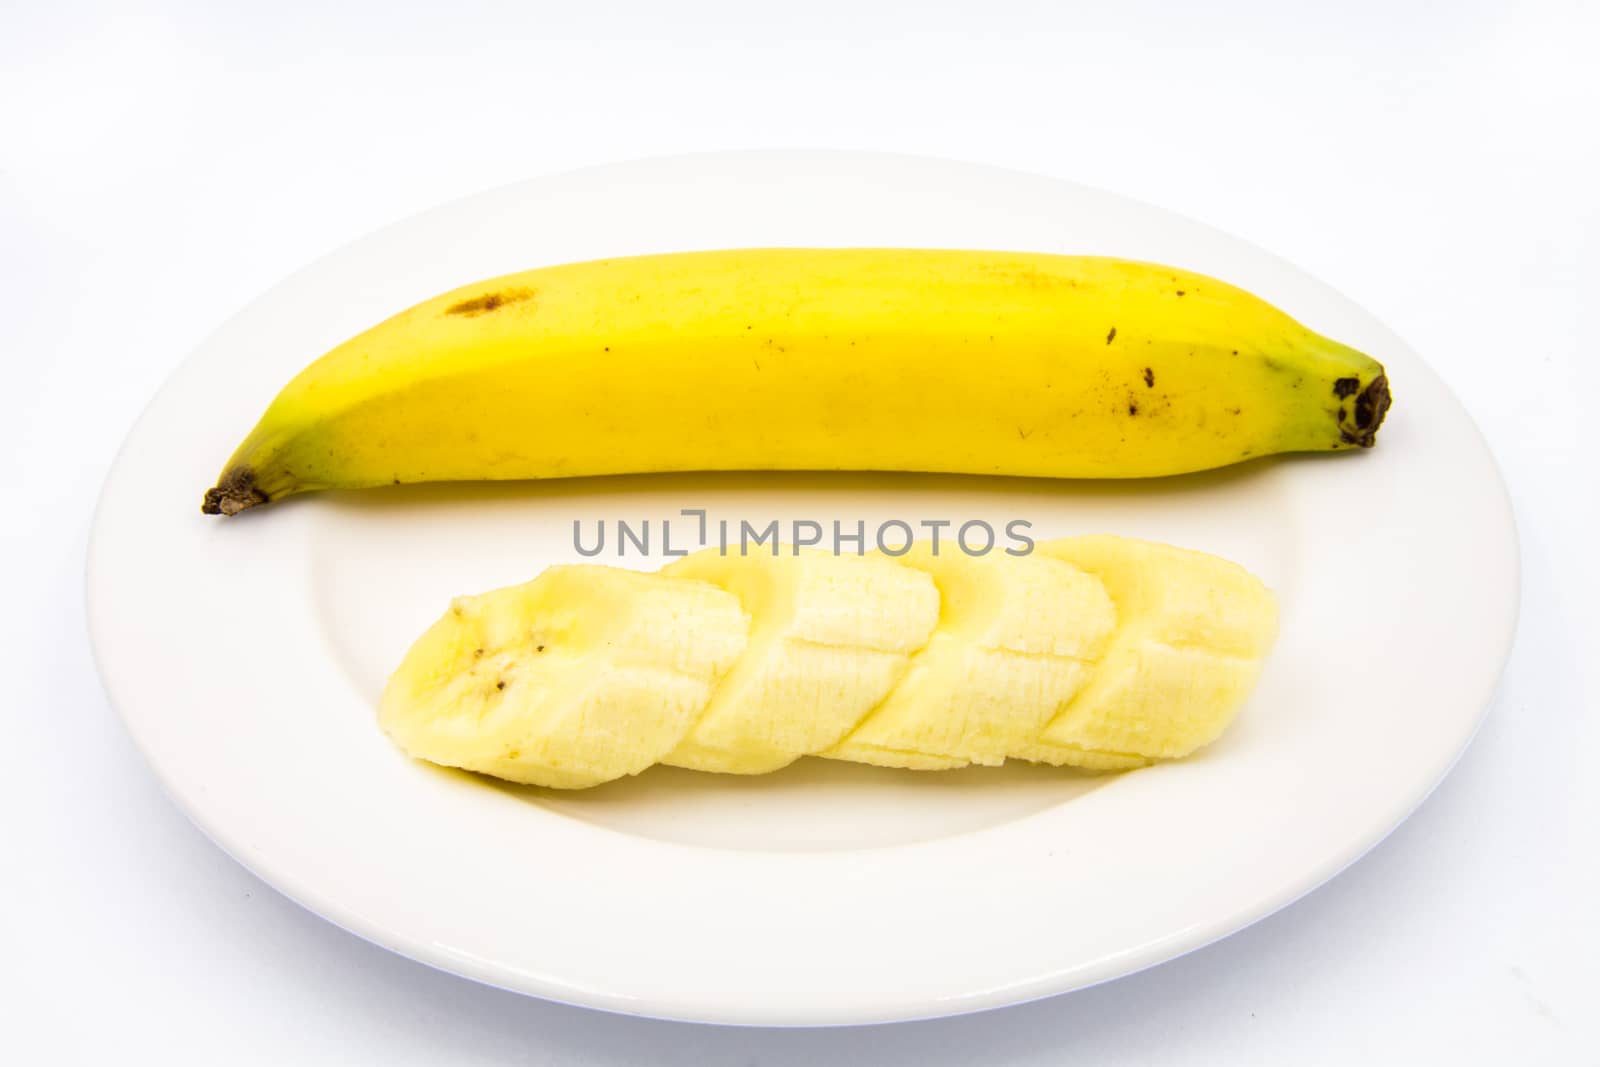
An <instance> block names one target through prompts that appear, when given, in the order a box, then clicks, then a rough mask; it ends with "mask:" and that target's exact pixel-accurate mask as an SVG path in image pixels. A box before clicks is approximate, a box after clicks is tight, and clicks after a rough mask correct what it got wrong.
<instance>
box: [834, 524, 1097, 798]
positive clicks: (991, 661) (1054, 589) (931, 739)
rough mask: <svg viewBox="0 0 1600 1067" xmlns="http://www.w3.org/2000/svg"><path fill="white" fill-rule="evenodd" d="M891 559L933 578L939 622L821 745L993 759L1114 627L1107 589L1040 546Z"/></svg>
mask: <svg viewBox="0 0 1600 1067" xmlns="http://www.w3.org/2000/svg"><path fill="white" fill-rule="evenodd" d="M899 558H900V562H901V563H903V564H905V565H906V566H908V567H912V568H915V569H917V570H921V571H923V572H925V573H927V574H928V575H929V576H930V577H931V578H932V579H933V580H934V583H935V584H936V585H937V586H938V590H939V595H940V600H941V608H940V615H939V625H938V628H937V629H936V630H935V631H934V633H933V636H932V637H931V638H930V639H929V641H928V644H927V647H925V648H923V649H922V650H921V651H920V652H918V653H917V654H916V656H915V657H913V658H912V660H911V666H910V669H909V670H908V671H907V672H906V675H905V677H904V678H903V679H902V680H901V682H900V684H899V685H897V686H896V687H895V688H894V690H893V692H891V693H890V694H889V696H888V697H887V698H886V699H885V700H884V702H883V703H882V704H880V705H878V707H877V708H876V709H874V710H873V712H872V714H870V715H869V716H867V718H866V720H865V721H864V722H862V723H861V725H860V726H858V727H856V729H855V730H853V731H851V733H850V734H849V736H847V737H846V738H845V739H844V740H843V741H842V742H840V743H839V744H838V745H836V746H835V747H833V748H832V749H829V750H828V751H827V752H825V753H824V755H826V756H829V757H831V758H834V759H847V760H854V761H856V762H859V763H873V764H878V765H880V766H886V767H909V768H914V769H918V770H928V769H942V768H946V767H959V766H962V765H963V764H967V763H980V764H999V763H1003V762H1004V761H1005V758H1006V757H1007V756H1008V755H1010V754H1011V753H1012V752H1015V751H1016V750H1018V749H1019V748H1022V747H1024V746H1026V745H1029V744H1031V743H1032V742H1033V741H1034V740H1035V739H1036V738H1037V737H1038V736H1039V731H1040V730H1041V729H1042V728H1043V727H1044V725H1045V723H1047V722H1049V721H1050V719H1051V718H1052V717H1053V716H1054V715H1055V713H1056V711H1057V709H1059V708H1061V707H1062V706H1063V705H1064V704H1065V703H1066V702H1067V701H1068V700H1069V699H1071V698H1072V696H1073V695H1074V694H1075V693H1077V691H1078V690H1079V689H1080V688H1082V687H1083V685H1084V683H1085V682H1086V681H1087V680H1088V678H1089V675H1090V671H1091V669H1092V667H1093V665H1094V663H1095V661H1097V660H1098V659H1099V658H1100V656H1101V654H1102V653H1103V652H1104V650H1105V648H1106V645H1107V644H1108V643H1109V641H1110V639H1111V633H1112V630H1113V629H1114V628H1115V626H1116V610H1115V608H1113V607H1112V604H1111V599H1110V598H1109V597H1108V596H1107V595H1106V591H1105V588H1104V587H1103V586H1102V585H1101V584H1100V582H1099V581H1098V580H1097V579H1095V578H1093V577H1091V576H1090V575H1088V574H1085V573H1084V572H1083V571H1081V570H1079V569H1078V568H1077V567H1074V566H1073V565H1072V564H1070V563H1065V562H1063V561H1061V560H1058V559H1053V558H1050V557H1047V556H1041V555H1029V556H1009V555H1005V554H1004V553H994V554H990V555H987V556H981V557H972V556H967V555H965V554H964V553H962V552H960V551H958V550H955V549H954V548H952V549H950V550H948V551H946V552H944V553H941V554H938V555H935V554H934V553H933V552H931V551H930V550H929V549H928V548H927V547H926V546H924V545H918V546H916V547H914V548H913V549H912V550H911V551H910V552H908V553H907V554H906V555H905V556H902V557H899Z"/></svg>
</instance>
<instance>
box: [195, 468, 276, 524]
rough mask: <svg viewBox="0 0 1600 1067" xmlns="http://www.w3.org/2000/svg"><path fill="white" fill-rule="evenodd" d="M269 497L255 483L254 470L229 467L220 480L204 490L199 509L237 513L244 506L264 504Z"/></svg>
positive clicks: (205, 512)
mask: <svg viewBox="0 0 1600 1067" xmlns="http://www.w3.org/2000/svg"><path fill="white" fill-rule="evenodd" d="M269 499H270V498H269V497H268V496H267V494H266V493H264V492H262V491H261V489H260V488H259V487H258V486H257V485H256V472H255V471H253V470H251V469H250V468H249V467H229V468H228V469H227V470H226V471H224V472H223V474H222V478H221V480H219V481H218V482H217V484H216V485H215V486H214V487H212V488H210V489H207V490H206V496H205V500H204V501H202V502H201V504H200V511H201V513H202V514H205V515H237V514H239V512H241V511H243V510H245V509H246V508H253V507H255V506H256V505H257V504H265V503H266V502H267V501H268V500H269Z"/></svg>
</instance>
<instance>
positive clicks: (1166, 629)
mask: <svg viewBox="0 0 1600 1067" xmlns="http://www.w3.org/2000/svg"><path fill="white" fill-rule="evenodd" d="M1036 553H1037V554H1042V555H1044V556H1047V557H1050V558H1054V559H1059V560H1064V561H1066V562H1068V563H1071V564H1074V565H1075V566H1077V567H1080V568H1082V569H1083V570H1084V571H1087V572H1088V573H1090V574H1092V575H1094V576H1095V577H1096V578H1098V579H1099V580H1100V581H1101V582H1102V583H1103V584H1104V585H1105V588H1106V591H1107V592H1108V593H1109V594H1110V595H1111V599H1112V601H1113V602H1114V603H1115V604H1116V607H1117V629H1116V634H1115V636H1114V638H1113V639H1112V642H1111V647H1110V648H1109V649H1108V650H1107V652H1106V654H1105V656H1104V657H1103V658H1102V659H1101V661H1100V663H1099V665H1098V666H1097V667H1096V668H1095V671H1094V673H1093V676H1092V678H1091V679H1090V680H1089V683H1088V685H1086V686H1084V688H1083V690H1082V691H1081V692H1079V693H1078V695H1077V696H1076V697H1075V698H1074V699H1073V700H1072V701H1071V702H1069V703H1068V704H1067V706H1066V707H1065V708H1063V709H1062V710H1061V712H1060V714H1058V715H1057V716H1056V717H1055V719H1053V720H1052V721H1051V722H1050V723H1049V724H1048V725H1047V726H1046V727H1045V728H1044V730H1043V731H1042V732H1041V733H1040V735H1039V738H1038V741H1037V743H1035V744H1032V745H1027V746H1023V747H1021V748H1019V749H1017V750H1016V752H1015V754H1016V755H1017V756H1020V757H1021V758H1023V759H1029V760H1035V761H1039V762H1044V763H1055V764H1068V765H1072V766H1080V767H1094V768H1097V769H1102V770H1117V769H1122V768H1125V767H1130V766H1138V765H1140V764H1143V763H1148V762H1149V761H1151V760H1154V759H1176V758H1178V757H1180V756H1187V755H1188V754H1189V753H1191V752H1193V751H1195V750H1196V749H1198V748H1200V747H1201V746H1203V745H1207V744H1210V743H1211V742H1212V741H1214V740H1216V739H1217V737H1219V736H1220V735H1221V734H1222V731H1223V730H1225V729H1227V727H1228V724H1229V723H1230V722H1231V721H1232V720H1233V716H1234V714H1235V713H1236V712H1237V711H1238V709H1239V708H1240V707H1241V706H1242V705H1243V704H1244V701H1245V698H1246V697H1248V696H1249V694H1250V691H1251V690H1252V689H1253V688H1254V687H1255V683H1256V679H1257V677H1258V676H1259V675H1260V673H1261V663H1262V659H1263V658H1264V657H1265V656H1266V654H1267V651H1268V649H1269V648H1271V646H1272V642H1273V639H1274V637H1275V636H1276V635H1277V628H1278V621H1277V620H1278V612H1277V602H1276V601H1275V600H1274V598H1273V596H1272V593H1271V591H1269V590H1268V589H1267V587H1266V586H1265V585H1263V584H1262V583H1261V581H1260V580H1259V579H1258V578H1256V577H1255V576H1254V575H1252V574H1251V573H1250V572H1249V571H1247V570H1245V569H1244V568H1243V567H1240V566H1238V565H1237V564H1234V563H1230V562H1228V561H1227V560H1225V559H1220V558H1218V557H1216V556H1210V555H1207V554H1205V553H1203V552H1194V551H1190V550H1188V549H1183V548H1175V547H1173V546H1171V545H1164V544H1159V543H1156V542H1153V541H1135V540H1131V539H1128V538H1122V537H1110V536H1104V535H1096V536H1091V537H1073V538H1067V539H1065V540H1060V541H1047V542H1041V543H1040V544H1039V545H1038V546H1037V549H1036Z"/></svg>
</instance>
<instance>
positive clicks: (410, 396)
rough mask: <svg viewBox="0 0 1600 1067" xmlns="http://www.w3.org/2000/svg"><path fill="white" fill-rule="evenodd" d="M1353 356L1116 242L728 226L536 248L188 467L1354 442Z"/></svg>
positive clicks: (1184, 460) (315, 372)
mask: <svg viewBox="0 0 1600 1067" xmlns="http://www.w3.org/2000/svg"><path fill="white" fill-rule="evenodd" d="M1388 406H1389V387H1388V379H1387V378H1386V377H1385V375H1384V371H1383V367H1382V366H1381V365H1380V364H1379V363H1378V362H1377V361H1376V360H1373V359H1371V358H1369V357H1367V356H1365V355H1362V354H1361V353H1360V352H1357V351H1355V350H1354V349H1351V348H1348V347H1346V346H1344V345H1342V344H1339V343H1338V342H1336V341H1332V340H1329V339H1328V338H1325V337H1322V336H1320V335H1318V334H1316V333H1314V332H1312V331H1311V330H1309V329H1307V328H1305V327H1303V326H1301V325H1300V324H1299V323H1297V322H1295V321H1294V320H1293V319H1291V318H1290V317H1289V316H1287V315H1285V314H1284V313H1283V312H1281V311H1279V310H1277V309H1276V308H1274V307H1272V306H1271V305H1269V304H1267V303H1265V302H1264V301H1262V300H1259V299H1257V298H1256V297H1254V296H1251V295H1250V294H1249V293H1246V292H1244V291H1243V290H1240V289H1237V288H1235V287H1233V286H1231V285H1228V284H1226V283H1224V282H1221V281H1217V280H1215V279H1213V278H1208V277H1204V276H1201V275H1198V274H1192V273H1189V272H1187V271H1182V270H1178V269H1176V268H1172V267H1163V266H1157V265H1153V264H1146V263H1136V262H1129V261H1124V260H1117V259H1108V258H1095V257H1081V256H1054V255H1043V254H1035V253H1007V252H971V251H935V250H895V249H747V250H736V251H723V252H693V253H680V254H672V255H657V256H641V257H636V258H625V259H610V260H601V261H596V262H589V263H576V264H569V265H565V266H557V267H548V268H544V269H540V270H532V271H527V272H524V273H521V274H514V275H508V276H506V277H502V278H495V279H492V280H489V281H484V282H479V283H477V284H475V285H470V286H467V287H466V288H463V289H458V290H455V291H454V292H450V293H446V294H445V295H443V296H439V297H436V298H434V299H432V300H428V301H425V302H423V303H421V304H418V305H416V306H415V307H412V308H410V309H409V310H406V311H403V312H401V313H400V314H398V315H396V316H394V317H393V318H391V319H389V320H388V321H386V322H383V323H380V324H379V325H377V326H375V327H373V328H372V329H370V330H368V331H367V332H365V333H363V334H360V335H359V336H357V337H354V338H352V339H351V340H349V341H346V342H345V343H344V344H342V345H340V346H338V347H337V348H335V349H333V350H332V351H330V352H329V353H327V354H326V355H324V356H322V357H321V358H320V359H318V360H316V361H315V362H313V363H312V364H311V365H310V366H308V367H307V368H306V369H305V370H304V371H302V372H301V373H300V374H299V375H298V376H297V377H295V378H294V379H293V380H292V381H291V382H290V383H289V384H288V385H287V386H285V387H284V389H283V391H282V392H280V393H279V394H278V396H277V398H276V399H275V400H273V401H272V403H271V405H270V406H269V407H268V409H267V411H266V413H265V414H264V415H263V416H262V418H261V420H260V422H259V423H258V424H257V425H256V427H255V429H254V430H252V431H251V433H250V434H249V436H248V437H246V438H245V440H244V442H243V444H241V445H240V446H239V448H238V450H237V451H236V452H235V453H234V455H233V457H232V458H231V459H230V460H229V461H228V463H227V466H226V467H225V468H224V470H223V472H222V474H221V476H220V478H219V480H218V483H217V485H216V486H215V487H214V488H212V489H211V490H209V491H208V492H207V493H206V494H205V499H204V503H203V505H202V510H204V511H206V512H208V513H213V514H215V513H220V514H224V515H232V514H235V513H236V512H239V511H242V510H244V509H246V508H250V507H254V506H256V505H259V504H263V503H266V502H268V501H272V500H277V499H280V498H282V497H285V496H289V495H290V494H293V493H300V492H305V491H307V490H317V489H330V488H357V487H364V486H378V485H389V484H392V483H401V482H430V481H456V480H479V479H514V478H559V477H567V476H578V475H596V474H620V473H641V472H654V471H685V470H884V471H936V472H952V473H968V474H1006V475H1029V476H1045V477H1089V478H1138V477H1149V476H1155V475H1165V474H1177V473H1182V472H1185V471H1194V470H1202V469H1206V468H1211V467H1218V466H1223V465H1226V464H1230V463H1236V462H1239V461H1241V460H1245V459H1249V458H1251V457H1254V456H1262V455H1267V454H1270V453H1279V452H1296V451H1338V450H1341V449H1352V448H1357V447H1366V446H1370V445H1372V443H1373V440H1374V435H1375V434H1376V432H1377V430H1378V426H1379V424H1380V423H1381V422H1382V420H1383V417H1384V413H1385V411H1386V410H1387V409H1388Z"/></svg>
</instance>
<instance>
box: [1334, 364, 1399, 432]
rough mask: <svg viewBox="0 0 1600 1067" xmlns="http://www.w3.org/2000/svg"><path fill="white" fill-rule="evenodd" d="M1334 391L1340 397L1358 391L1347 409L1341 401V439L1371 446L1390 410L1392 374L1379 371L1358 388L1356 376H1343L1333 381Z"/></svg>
mask: <svg viewBox="0 0 1600 1067" xmlns="http://www.w3.org/2000/svg"><path fill="white" fill-rule="evenodd" d="M1333 391H1334V395H1335V396H1338V397H1340V398H1341V399H1342V398H1344V397H1347V396H1349V395H1350V394H1351V393H1355V394H1356V398H1355V403H1353V404H1351V405H1350V407H1349V408H1348V409H1346V407H1345V406H1344V405H1343V404H1340V405H1339V440H1341V441H1343V442H1344V443H1345V444H1347V445H1358V446H1360V447H1361V448H1371V447H1372V446H1373V445H1374V444H1376V443H1377V440H1378V427H1380V426H1382V425H1383V417H1384V415H1386V414H1388V412H1389V404H1390V403H1391V401H1392V397H1391V396H1390V395H1389V376H1388V375H1387V374H1383V373H1380V374H1379V375H1378V376H1377V377H1376V378H1374V379H1372V381H1370V382H1368V383H1367V386H1366V388H1365V389H1360V390H1359V391H1358V386H1357V380H1356V379H1355V378H1340V379H1339V380H1338V381H1336V382H1334V383H1333Z"/></svg>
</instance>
